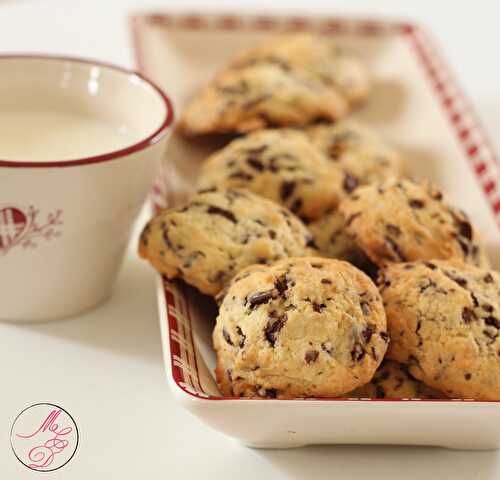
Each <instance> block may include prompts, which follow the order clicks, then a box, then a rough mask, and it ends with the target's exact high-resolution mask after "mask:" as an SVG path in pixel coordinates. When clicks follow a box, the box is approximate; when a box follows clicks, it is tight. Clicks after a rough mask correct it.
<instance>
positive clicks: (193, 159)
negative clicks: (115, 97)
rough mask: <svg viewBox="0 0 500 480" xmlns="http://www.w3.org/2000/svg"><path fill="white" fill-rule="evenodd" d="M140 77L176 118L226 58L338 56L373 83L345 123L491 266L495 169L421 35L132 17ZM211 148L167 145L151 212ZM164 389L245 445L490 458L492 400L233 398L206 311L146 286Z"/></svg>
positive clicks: (499, 437)
mask: <svg viewBox="0 0 500 480" xmlns="http://www.w3.org/2000/svg"><path fill="white" fill-rule="evenodd" d="M132 28H133V35H134V46H135V51H136V58H137V64H138V67H139V68H140V70H141V71H142V72H143V73H145V74H146V75H147V76H149V77H150V78H152V79H153V80H154V81H155V82H156V83H158V84H159V85H160V86H161V87H163V88H164V89H165V90H166V91H167V92H168V93H169V94H170V95H171V96H172V98H173V100H174V105H175V108H176V110H177V112H179V111H181V110H182V107H183V105H184V104H185V102H186V100H187V99H188V98H189V97H191V96H192V95H193V93H194V92H195V91H196V90H197V89H199V88H200V87H202V86H203V85H204V84H206V83H207V82H208V81H209V80H210V78H211V77H212V76H213V75H214V74H215V72H216V71H217V70H218V69H220V68H221V67H222V66H223V65H224V64H225V63H226V62H227V60H228V59H229V58H230V57H231V56H232V55H234V54H235V53H236V52H238V51H239V50H241V49H242V48H244V47H248V46H251V45H253V44H255V42H257V41H260V40H262V39H263V38H265V37H266V36H268V35H272V34H274V33H277V32H281V31H290V30H293V31H313V32H318V33H321V34H324V35H328V36H330V37H332V38H334V39H335V41H337V42H338V43H339V44H341V45H344V46H347V47H349V48H352V49H353V50H355V51H356V52H357V53H359V54H360V55H361V56H362V57H363V58H364V59H365V61H366V62H367V63H368V65H369V68H370V69H371V71H372V72H373V79H374V91H373V95H372V97H371V99H370V100H369V102H368V104H367V105H366V106H365V107H364V108H363V109H362V110H360V111H359V112H356V114H355V117H356V118H358V119H360V120H361V121H363V122H365V123H367V124H369V125H372V126H373V127H374V128H375V129H377V130H378V131H380V132H381V133H382V134H383V135H384V136H385V137H386V138H387V139H388V140H389V141H390V142H391V143H393V144H394V145H395V146H396V147H397V148H399V149H400V151H401V152H402V153H403V155H404V157H405V160H406V163H407V168H408V170H409V172H410V174H411V175H412V176H414V177H416V178H429V179H430V180H432V181H433V182H435V183H436V184H437V185H439V186H440V187H441V188H442V189H443V191H444V192H445V193H446V195H447V197H448V198H449V199H450V201H451V202H453V203H455V204H457V205H458V206H460V207H462V208H463V209H464V210H466V211H467V212H468V213H469V214H470V215H471V217H472V218H473V219H474V222H475V224H476V225H477V226H478V228H479V230H480V231H481V232H482V234H483V237H484V241H485V243H486V246H487V248H488V251H489V254H490V256H491V258H492V260H493V263H494V265H495V266H496V267H498V266H500V255H499V254H498V251H499V249H500V227H499V225H500V195H499V193H498V190H497V181H498V178H499V171H498V168H499V166H498V164H497V161H496V158H495V154H494V153H493V151H492V149H491V146H490V143H489V142H488V140H487V138H486V135H485V133H484V132H483V130H482V128H481V126H480V125H479V123H478V121H477V118H476V116H475V114H474V112H473V110H472V107H471V105H470V104H469V102H468V101H467V99H466V98H465V96H464V95H463V93H462V92H461V91H460V89H459V87H458V85H457V83H456V81H455V80H454V79H453V77H452V75H451V73H450V71H449V69H448V68H447V67H446V65H445V64H444V62H443V60H442V59H441V57H440V56H439V54H438V53H437V51H436V48H435V46H434V45H433V43H432V42H431V40H430V39H429V36H428V35H427V34H425V33H424V32H423V31H422V29H421V28H419V27H418V26H416V25H413V24H409V23H403V22H384V21H375V20H360V19H355V20H353V19H342V18H325V17H321V18H297V17H293V18H290V17H263V16H234V15H198V14H183V15H179V14H166V13H165V14H164V13H161V14H147V15H140V16H135V17H134V18H133V19H132ZM216 146H217V141H193V140H191V141H187V140H185V139H184V138H182V136H180V135H178V134H175V133H174V134H173V135H172V139H171V141H170V144H169V147H168V149H167V156H166V158H165V164H164V169H163V178H162V181H161V182H158V183H157V185H155V188H154V191H153V202H154V206H155V208H161V207H164V206H166V205H171V204H174V203H176V202H178V201H180V200H181V199H182V198H185V196H186V194H188V193H189V192H190V191H191V189H192V185H193V180H194V178H195V177H196V174H197V171H198V167H199V163H200V161H201V160H202V159H203V158H204V157H205V156H206V155H207V154H208V153H209V152H210V151H212V150H213V149H214V148H215V147H216ZM158 300H159V311H160V324H161V333H162V344H163V351H164V359H165V367H166V371H167V378H168V380H169V383H170V385H171V387H172V390H173V392H174V394H175V395H176V397H177V398H178V400H179V402H180V403H181V404H182V405H183V406H184V407H185V408H187V409H188V410H190V411H191V412H192V413H193V414H195V415H196V416H198V417H199V418H200V419H202V420H203V421H204V422H206V423H207V424H208V425H210V426H211V427H213V428H214V429H216V430H219V431H220V432H223V433H225V434H227V435H230V436H232V437H235V438H237V439H239V440H240V441H241V442H243V443H244V444H246V445H249V446H255V447H268V448H273V447H274V448H284V447H296V446H302V445H308V444H326V443H328V444H332V443H333V444H399V445H436V446H445V447H449V448H461V449H486V448H498V447H500V402H479V401H469V400H415V399H413V400H412V399H404V400H378V399H377V400H374V399H324V398H321V399H296V400H272V399H262V400H259V399H255V400H254V399H236V398H224V397H223V396H222V395H221V394H220V392H219V390H218V388H217V385H216V383H215V380H214V375H213V370H214V367H215V354H214V352H213V349H212V344H211V331H212V328H213V325H214V320H215V316H216V310H215V307H214V305H213V303H212V302H211V301H210V300H209V299H207V298H205V297H203V296H201V295H199V294H197V293H196V292H195V291H194V290H193V289H191V288H189V287H187V286H186V285H184V284H182V283H181V282H169V281H166V280H165V279H163V278H161V277H160V276H159V277H158Z"/></svg>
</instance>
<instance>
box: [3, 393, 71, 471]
mask: <svg viewBox="0 0 500 480" xmlns="http://www.w3.org/2000/svg"><path fill="white" fill-rule="evenodd" d="M39 405H47V406H50V407H55V408H58V409H60V410H61V411H62V412H64V413H65V414H66V415H68V417H69V418H70V419H71V421H72V422H73V425H74V426H75V430H76V445H75V449H74V450H73V453H72V454H71V456H70V457H69V458H68V459H67V460H66V461H65V462H64V463H63V464H62V465H59V466H58V467H56V468H51V469H49V470H38V469H36V468H31V467H30V466H29V465H26V463H24V461H23V460H21V458H19V455H18V454H17V452H16V450H15V448H14V444H13V442H12V435H13V433H14V426H15V425H16V422H17V420H18V419H19V417H20V416H21V415H22V414H23V413H24V412H26V410H29V409H30V408H33V407H37V406H39ZM9 440H10V448H11V450H12V453H13V454H14V456H15V457H16V458H17V459H18V460H19V463H21V464H22V465H24V466H25V467H26V468H27V469H28V470H31V471H32V472H40V473H44V472H55V471H56V470H59V469H60V468H62V467H64V466H66V465H67V464H68V463H69V462H70V461H71V460H72V458H73V457H74V456H75V454H76V451H77V450H78V445H79V444H80V431H79V430H78V425H77V424H76V421H75V419H74V418H73V416H72V415H71V414H70V413H69V412H68V411H67V410H66V409H64V408H63V407H61V406H59V405H56V404H55V403H50V402H37V403H34V404H32V405H29V406H27V407H26V408H24V409H23V410H21V411H20V412H19V413H18V414H17V415H16V418H14V421H13V422H12V426H11V427H10V436H9Z"/></svg>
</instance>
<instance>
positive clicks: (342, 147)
mask: <svg viewBox="0 0 500 480" xmlns="http://www.w3.org/2000/svg"><path fill="white" fill-rule="evenodd" d="M307 133H308V134H309V136H310V138H311V140H312V142H313V143H314V144H315V145H316V146H317V147H318V148H319V149H320V150H321V151H322V152H323V153H324V154H325V155H326V156H327V157H328V158H329V159H330V160H331V161H332V162H334V163H335V164H336V165H337V166H338V167H339V168H340V169H342V171H343V172H344V173H345V179H344V187H345V190H346V191H348V192H351V191H352V190H354V188H356V187H357V186H358V185H368V184H371V183H381V182H383V181H385V180H387V179H389V178H392V177H401V176H403V174H404V168H403V162H402V159H401V156H400V154H399V153H398V152H397V151H396V150H395V149H394V148H392V147H390V146H389V145H388V144H387V143H386V142H385V141H384V140H383V139H382V138H381V137H380V136H379V135H378V134H377V133H376V132H374V131H373V130H371V129H369V128H368V127H366V126H364V125H362V124H360V123H358V122H355V121H353V120H341V121H339V122H336V123H330V124H320V125H317V126H314V127H311V128H309V129H308V130H307Z"/></svg>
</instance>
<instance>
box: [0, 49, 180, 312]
mask: <svg viewBox="0 0 500 480" xmlns="http://www.w3.org/2000/svg"><path fill="white" fill-rule="evenodd" d="M12 109H16V111H17V109H21V111H23V112H24V113H23V114H25V113H26V112H30V111H34V109H35V110H36V111H37V112H40V111H44V109H46V110H47V112H54V111H64V112H66V113H68V114H71V115H72V114H74V113H75V112H77V113H78V114H82V112H83V114H84V115H86V118H92V116H95V117H96V118H99V121H101V120H103V121H106V122H108V123H110V124H113V125H116V126H117V127H118V128H120V129H126V130H128V131H133V132H134V139H135V140H134V141H133V142H132V143H130V144H128V145H125V146H123V148H119V149H117V150H114V151H103V152H101V153H96V152H99V145H96V144H95V141H94V140H95V138H94V137H93V136H92V135H89V138H85V137H84V138H81V140H80V141H79V142H78V141H77V142H75V138H77V137H74V135H73V136H72V138H71V141H72V142H74V143H73V144H71V145H67V146H68V147H71V149H70V150H71V151H78V152H80V154H79V155H78V156H76V157H72V158H65V159H60V158H54V159H44V160H43V161H40V159H39V158H34V159H31V158H26V159H22V160H20V159H16V160H9V159H6V160H2V156H1V146H2V132H1V131H0V320H7V321H35V320H47V319H56V318H62V317H67V316H72V315H75V314H77V313H79V312H82V311H84V310H86V309H89V308H91V307H92V306H95V305H96V304H98V303H99V302H101V301H102V300H104V299H105V298H107V297H108V296H109V295H110V293H111V290H112V286H113V283H114V280H115V277H116V274H117V272H118V269H119V266H120V263H121V260H122V258H123V254H124V251H125V248H126V246H127V243H128V239H129V235H130V232H131V228H132V226H133V223H134V220H135V219H136V217H137V215H138V213H139V211H140V209H141V207H142V205H143V203H144V201H145V199H146V197H147V194H148V191H149V189H150V187H151V184H152V181H153V179H154V176H155V174H156V173H157V171H158V166H159V162H160V158H161V156H162V153H163V151H164V147H165V143H166V139H167V136H168V133H169V130H170V128H169V127H170V125H171V123H172V119H173V111H172V106H171V103H170V101H169V100H168V98H167V97H166V96H165V94H164V93H162V91H161V90H159V89H158V88H157V87H156V86H154V85H153V84H152V83H151V82H149V81H148V80H147V79H145V78H144V77H142V76H141V75H139V74H137V73H135V72H132V71H127V70H124V69H121V68H118V67H114V66H110V65H106V64H102V63H100V62H94V61H86V60H80V59H73V58H61V57H41V56H0V116H1V115H2V112H6V111H11V110H12ZM62 123H63V124H62V125H53V127H54V129H56V130H57V132H59V131H60V134H61V138H60V141H61V142H65V141H67V140H65V136H64V132H65V125H64V122H62ZM27 128H33V124H30V123H29V122H27ZM7 130H8V129H7ZM51 131H53V130H51ZM73 133H74V132H73ZM4 138H5V137H4ZM9 141H10V143H12V139H11V138H10V139H9ZM19 141H20V142H22V141H23V138H20V139H19ZM61 145H63V144H61ZM91 147H92V150H91V151H92V156H89V150H90V148H91ZM56 150H57V145H56ZM36 153H37V152H34V154H35V157H36Z"/></svg>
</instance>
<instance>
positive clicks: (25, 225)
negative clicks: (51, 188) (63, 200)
mask: <svg viewBox="0 0 500 480" xmlns="http://www.w3.org/2000/svg"><path fill="white" fill-rule="evenodd" d="M62 214H63V211H62V209H59V210H56V211H55V212H51V213H48V214H47V215H46V217H45V220H40V218H39V217H40V211H39V210H38V209H36V208H35V207H33V206H30V207H29V208H28V209H27V210H24V209H22V208H20V207H17V206H6V207H1V208H0V255H2V254H3V255H6V254H7V253H8V252H9V251H10V250H11V249H12V248H14V247H16V246H21V247H22V248H25V249H26V248H35V247H37V246H38V240H40V239H43V240H44V241H50V240H52V239H53V238H57V237H60V236H61V234H62V233H61V225H62V224H63V221H62Z"/></svg>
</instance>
